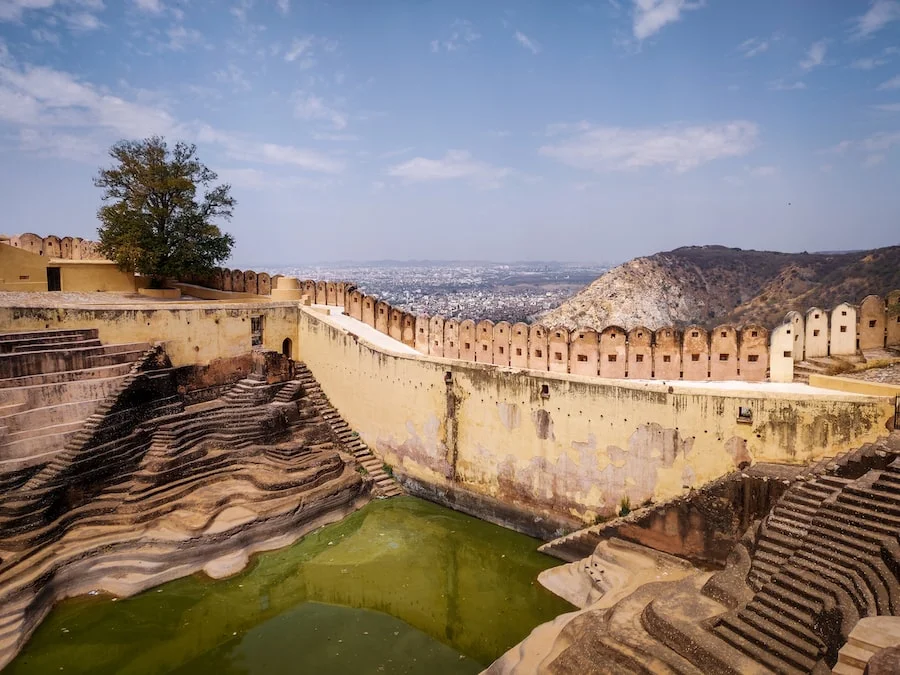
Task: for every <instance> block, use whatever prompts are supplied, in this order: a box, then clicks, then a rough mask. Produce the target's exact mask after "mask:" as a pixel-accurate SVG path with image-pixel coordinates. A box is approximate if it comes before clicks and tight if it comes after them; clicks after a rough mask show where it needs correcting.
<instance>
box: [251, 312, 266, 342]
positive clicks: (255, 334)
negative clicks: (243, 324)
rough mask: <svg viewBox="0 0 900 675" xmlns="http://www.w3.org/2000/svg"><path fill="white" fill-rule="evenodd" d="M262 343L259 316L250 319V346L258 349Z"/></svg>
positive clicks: (261, 327)
mask: <svg viewBox="0 0 900 675" xmlns="http://www.w3.org/2000/svg"><path fill="white" fill-rule="evenodd" d="M262 342H263V318H262V317H261V316H251V317H250V344H251V345H252V346H254V347H259V346H260V345H261V344H262Z"/></svg>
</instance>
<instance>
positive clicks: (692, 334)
mask: <svg viewBox="0 0 900 675" xmlns="http://www.w3.org/2000/svg"><path fill="white" fill-rule="evenodd" d="M691 337H700V333H698V332H697V331H695V330H694V331H691Z"/></svg>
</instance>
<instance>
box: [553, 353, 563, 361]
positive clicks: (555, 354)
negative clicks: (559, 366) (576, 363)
mask: <svg viewBox="0 0 900 675" xmlns="http://www.w3.org/2000/svg"><path fill="white" fill-rule="evenodd" d="M553 358H555V359H556V360H557V361H562V352H553Z"/></svg>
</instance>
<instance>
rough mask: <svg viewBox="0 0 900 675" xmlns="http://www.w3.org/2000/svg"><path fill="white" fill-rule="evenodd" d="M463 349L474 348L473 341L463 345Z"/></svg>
mask: <svg viewBox="0 0 900 675" xmlns="http://www.w3.org/2000/svg"><path fill="white" fill-rule="evenodd" d="M463 349H472V343H471V342H467V343H466V346H465V347H463Z"/></svg>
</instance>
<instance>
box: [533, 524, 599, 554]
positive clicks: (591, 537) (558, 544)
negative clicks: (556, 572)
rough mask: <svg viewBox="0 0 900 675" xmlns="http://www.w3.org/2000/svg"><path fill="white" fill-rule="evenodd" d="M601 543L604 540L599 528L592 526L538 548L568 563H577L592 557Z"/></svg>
mask: <svg viewBox="0 0 900 675" xmlns="http://www.w3.org/2000/svg"><path fill="white" fill-rule="evenodd" d="M601 541H602V538H601V537H600V535H599V534H598V533H597V527H596V526H592V527H586V528H584V529H583V530H577V531H575V532H570V533H569V534H567V535H565V536H562V537H559V538H557V539H553V540H552V541H548V542H547V543H546V544H544V545H542V546H540V547H538V551H540V552H541V553H546V554H547V555H552V556H553V557H554V558H559V559H560V560H565V561H566V562H575V561H576V560H581V559H582V558H586V557H588V556H589V555H591V554H592V553H593V552H594V549H595V548H597V544H599V543H600V542H601Z"/></svg>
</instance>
